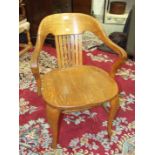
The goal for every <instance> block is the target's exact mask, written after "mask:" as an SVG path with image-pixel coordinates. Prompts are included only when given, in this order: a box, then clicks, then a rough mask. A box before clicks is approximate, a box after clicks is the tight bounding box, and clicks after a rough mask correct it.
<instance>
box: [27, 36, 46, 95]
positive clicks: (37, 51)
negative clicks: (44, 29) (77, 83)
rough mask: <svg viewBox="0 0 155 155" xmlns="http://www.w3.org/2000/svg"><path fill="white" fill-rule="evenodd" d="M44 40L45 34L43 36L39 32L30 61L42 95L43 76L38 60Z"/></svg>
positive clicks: (39, 93) (38, 89)
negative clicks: (41, 75)
mask: <svg viewBox="0 0 155 155" xmlns="http://www.w3.org/2000/svg"><path fill="white" fill-rule="evenodd" d="M44 40H45V36H41V35H39V34H38V37H37V42H36V45H35V49H34V51H33V53H32V57H31V62H30V65H31V70H32V73H33V75H34V77H35V80H36V84H37V92H38V95H41V77H40V73H39V62H38V60H39V55H40V51H41V49H42V46H43V43H44Z"/></svg>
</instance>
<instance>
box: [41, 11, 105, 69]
mask: <svg viewBox="0 0 155 155" xmlns="http://www.w3.org/2000/svg"><path fill="white" fill-rule="evenodd" d="M85 31H91V32H93V33H94V34H96V35H97V36H100V35H99V34H100V33H101V31H102V33H104V35H105V32H103V30H101V26H100V24H99V23H98V21H97V20H96V19H95V18H93V17H91V16H88V15H85V14H81V13H62V14H54V15H49V16H47V17H45V18H44V19H43V20H42V21H41V23H40V26H39V30H38V37H39V36H40V37H44V38H45V37H46V36H47V35H48V34H52V35H54V36H55V43H56V50H57V58H58V66H59V67H60V68H64V67H69V66H73V65H82V33H84V32H85Z"/></svg>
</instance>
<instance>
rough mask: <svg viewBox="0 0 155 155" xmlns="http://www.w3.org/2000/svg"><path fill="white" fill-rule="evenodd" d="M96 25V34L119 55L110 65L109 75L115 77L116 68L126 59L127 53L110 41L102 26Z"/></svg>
mask: <svg viewBox="0 0 155 155" xmlns="http://www.w3.org/2000/svg"><path fill="white" fill-rule="evenodd" d="M97 25H98V31H96V32H95V34H97V36H98V37H99V38H100V39H101V40H102V41H103V42H104V43H105V44H106V45H107V46H108V47H109V48H111V49H112V50H113V51H114V52H116V53H117V54H118V55H119V58H118V60H117V61H116V62H115V63H114V64H113V65H112V69H111V71H110V76H111V77H113V78H114V77H115V73H116V71H117V69H118V68H119V67H120V66H121V64H122V63H124V61H125V60H126V59H127V53H126V52H125V50H124V49H122V48H121V47H119V46H118V45H117V44H115V43H114V42H112V41H111V40H110V39H109V38H108V37H107V35H106V33H105V32H104V31H103V29H102V26H101V25H100V24H97Z"/></svg>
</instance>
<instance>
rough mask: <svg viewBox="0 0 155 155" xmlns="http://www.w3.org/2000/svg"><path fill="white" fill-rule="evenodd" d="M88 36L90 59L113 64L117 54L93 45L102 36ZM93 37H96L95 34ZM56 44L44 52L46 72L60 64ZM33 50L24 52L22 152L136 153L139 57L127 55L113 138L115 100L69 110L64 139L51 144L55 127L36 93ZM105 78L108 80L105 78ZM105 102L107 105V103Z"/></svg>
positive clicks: (89, 61)
mask: <svg viewBox="0 0 155 155" xmlns="http://www.w3.org/2000/svg"><path fill="white" fill-rule="evenodd" d="M87 36H88V37H87V39H88V40H87V39H84V42H83V43H84V44H85V46H84V49H85V51H84V52H83V57H84V64H88V65H95V66H98V67H100V68H104V69H105V70H107V71H108V70H110V67H111V64H112V63H113V62H114V61H115V60H116V59H117V56H116V55H113V54H110V53H107V52H102V51H99V50H93V51H89V50H87V48H89V47H90V46H92V44H93V45H95V44H99V43H100V41H98V40H95V39H94V38H93V37H91V35H90V37H89V35H87ZM91 39H92V40H91ZM55 52H56V51H55V49H53V48H51V47H49V46H45V47H44V48H43V49H42V51H41V55H40V72H41V73H42V74H44V73H46V72H48V71H50V70H52V69H53V68H55V67H57V59H56V53H55ZM30 58H31V52H29V53H26V54H25V55H23V56H22V57H21V58H20V66H19V68H20V71H19V72H20V83H19V84H20V102H19V106H20V116H19V118H20V132H19V136H20V139H19V143H20V146H19V151H20V155H134V141H135V140H134V133H135V126H134V118H135V115H134V114H135V111H134V110H135V106H134V100H135V96H134V72H135V69H134V62H133V61H131V60H127V61H126V62H125V64H123V65H122V67H121V68H120V69H119V70H118V72H117V73H116V80H117V82H118V85H119V88H120V109H119V111H118V114H117V117H116V119H115V121H114V122H113V131H114V133H113V136H112V139H111V141H110V142H109V140H108V136H107V131H106V126H107V111H109V103H108V102H107V103H104V104H103V106H100V107H97V108H93V109H91V110H85V111H81V112H73V113H71V114H63V115H62V116H61V119H60V131H59V135H60V136H59V144H58V149H57V150H56V151H54V150H52V149H51V143H52V131H51V130H50V128H49V125H48V123H47V119H46V115H45V103H44V101H43V99H42V98H41V97H38V96H37V94H36V82H35V80H34V77H33V75H32V72H31V70H30V64H29V63H30ZM103 82H104V81H103ZM103 107H104V108H103Z"/></svg>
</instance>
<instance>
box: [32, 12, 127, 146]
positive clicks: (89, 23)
mask: <svg viewBox="0 0 155 155" xmlns="http://www.w3.org/2000/svg"><path fill="white" fill-rule="evenodd" d="M85 31H91V32H93V33H94V34H95V35H96V36H98V37H99V39H101V40H102V41H103V42H104V43H105V44H106V45H107V46H108V47H110V48H111V49H112V50H113V51H114V52H116V53H117V54H118V60H117V61H116V62H115V63H114V64H113V65H112V70H111V71H110V72H109V73H107V72H106V71H104V70H102V69H100V68H97V67H95V66H87V65H83V58H82V33H83V32H85ZM48 34H52V35H54V36H55V43H56V51H57V59H58V68H57V69H55V70H53V71H51V72H48V73H46V74H45V75H42V76H40V73H39V67H38V66H39V65H38V63H39V62H38V60H39V53H40V51H41V49H42V46H43V44H44V40H45V38H46V36H47V35H48ZM126 58H127V54H126V52H125V51H124V50H123V49H122V48H120V47H119V46H117V45H116V44H115V43H113V42H112V41H111V40H110V39H109V38H108V37H107V36H106V34H105V32H104V30H103V28H102V26H101V25H100V23H99V22H98V21H97V20H96V19H95V18H93V17H91V16H88V15H85V14H80V13H63V14H54V15H50V16H47V17H45V18H44V19H43V20H42V21H41V23H40V25H39V29H38V35H37V42H36V46H35V50H34V52H33V54H32V58H31V69H32V72H33V74H34V76H35V79H36V82H37V87H38V95H42V96H43V99H44V100H45V101H46V103H47V105H46V113H47V118H48V121H49V124H50V126H51V128H52V136H53V142H52V147H53V148H56V145H57V140H58V129H59V126H58V124H59V117H60V114H61V113H62V112H72V111H78V110H83V109H88V108H91V107H94V106H97V105H99V104H101V103H103V102H105V101H110V105H111V107H110V111H109V116H108V126H107V129H108V130H107V131H108V135H109V137H111V135H112V121H113V119H114V117H115V115H116V112H117V109H118V107H119V102H118V101H119V100H118V93H119V90H118V86H117V83H116V82H115V79H114V76H115V72H116V70H117V69H118V68H119V67H120V65H121V64H122V63H123V62H124V60H125V59H126ZM67 134H69V133H67Z"/></svg>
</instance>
